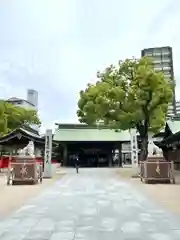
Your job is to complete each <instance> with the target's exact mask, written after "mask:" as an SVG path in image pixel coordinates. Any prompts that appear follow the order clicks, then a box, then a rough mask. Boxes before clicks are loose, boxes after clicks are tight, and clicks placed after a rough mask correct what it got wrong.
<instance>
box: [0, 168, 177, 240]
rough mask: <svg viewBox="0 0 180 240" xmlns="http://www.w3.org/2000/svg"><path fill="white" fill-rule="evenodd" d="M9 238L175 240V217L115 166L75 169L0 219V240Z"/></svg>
mask: <svg viewBox="0 0 180 240" xmlns="http://www.w3.org/2000/svg"><path fill="white" fill-rule="evenodd" d="M14 197H15V196H14ZM12 201H13V199H12ZM13 239H14V240H22V239H23V240H32V239H34V240H47V239H48V240H73V239H74V240H101V239H102V240H106V239H107V240H116V239H118V240H119V239H122V240H141V239H143V240H144V239H146V240H179V239H180V219H177V218H176V217H175V216H173V215H171V214H170V213H168V212H166V211H165V210H163V209H159V208H158V207H157V206H155V205H154V204H153V203H152V202H151V201H149V200H148V199H147V198H146V197H144V196H142V195H141V194H140V193H138V192H137V191H135V190H134V189H133V187H132V186H131V185H129V184H128V183H126V182H123V181H120V180H119V178H116V177H115V173H114V170H111V169H80V174H79V175H77V174H75V170H74V169H71V170H68V173H67V175H66V176H65V177H64V178H63V179H62V180H59V181H57V182H56V183H55V184H54V185H53V186H52V187H50V188H49V189H48V190H46V191H44V192H43V193H41V194H40V195H39V196H38V197H36V198H34V199H31V201H30V202H28V203H27V204H26V205H25V206H24V207H22V208H21V209H19V210H18V211H16V212H15V213H14V214H13V215H12V216H11V217H9V218H8V219H6V220H2V221H0V240H13Z"/></svg>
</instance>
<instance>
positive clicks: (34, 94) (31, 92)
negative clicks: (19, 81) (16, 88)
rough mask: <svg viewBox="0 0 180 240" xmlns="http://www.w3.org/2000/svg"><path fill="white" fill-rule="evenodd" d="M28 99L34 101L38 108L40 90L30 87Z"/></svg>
mask: <svg viewBox="0 0 180 240" xmlns="http://www.w3.org/2000/svg"><path fill="white" fill-rule="evenodd" d="M27 101H28V102H30V103H32V104H33V105H34V106H35V108H36V109H38V92H37V91H36V90H34V89H28V91H27Z"/></svg>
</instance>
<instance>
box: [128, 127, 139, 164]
mask: <svg viewBox="0 0 180 240" xmlns="http://www.w3.org/2000/svg"><path fill="white" fill-rule="evenodd" d="M130 133H131V163H132V167H133V168H138V143H137V131H136V129H131V130H130Z"/></svg>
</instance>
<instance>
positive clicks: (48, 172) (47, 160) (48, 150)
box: [44, 129, 52, 178]
mask: <svg viewBox="0 0 180 240" xmlns="http://www.w3.org/2000/svg"><path fill="white" fill-rule="evenodd" d="M51 155H52V130H51V129H47V130H46V138H45V151H44V177H45V178H51V177H52V162H51Z"/></svg>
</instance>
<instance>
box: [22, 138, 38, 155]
mask: <svg viewBox="0 0 180 240" xmlns="http://www.w3.org/2000/svg"><path fill="white" fill-rule="evenodd" d="M19 155H20V156H27V155H29V156H31V157H35V155H34V142H33V141H29V143H28V145H27V146H26V147H24V148H23V149H21V150H20V151H19Z"/></svg>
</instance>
